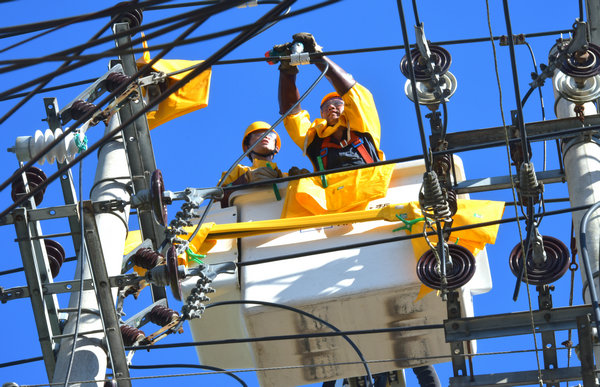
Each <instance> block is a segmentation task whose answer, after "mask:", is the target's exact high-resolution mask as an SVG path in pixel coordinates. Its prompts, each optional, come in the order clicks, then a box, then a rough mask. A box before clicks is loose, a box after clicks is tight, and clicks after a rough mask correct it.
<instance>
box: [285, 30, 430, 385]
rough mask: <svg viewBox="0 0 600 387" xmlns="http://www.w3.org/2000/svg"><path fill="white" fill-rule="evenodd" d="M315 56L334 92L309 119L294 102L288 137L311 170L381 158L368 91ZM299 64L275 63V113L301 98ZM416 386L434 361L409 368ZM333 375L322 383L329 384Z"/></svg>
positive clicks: (310, 41) (309, 42)
mask: <svg viewBox="0 0 600 387" xmlns="http://www.w3.org/2000/svg"><path fill="white" fill-rule="evenodd" d="M292 38H293V40H294V42H300V43H302V44H303V46H304V51H305V52H309V53H314V52H322V48H321V47H320V46H319V45H317V43H316V41H315V38H314V37H313V36H312V35H311V34H309V33H305V32H303V33H299V34H295V35H294V36H293V37H292ZM290 46H291V44H289V43H288V44H283V45H277V46H274V47H273V51H274V52H275V53H276V54H279V55H289V54H290V52H288V51H289V50H290ZM322 59H323V60H322V61H315V63H314V64H315V65H316V66H317V68H318V69H319V70H321V71H323V70H325V66H326V65H325V62H326V63H328V64H329V69H328V70H327V72H326V73H325V76H326V77H327V80H329V82H330V83H331V85H332V86H333V87H334V89H335V92H334V93H329V94H327V95H326V96H325V97H324V98H323V100H322V101H321V118H318V119H316V120H314V121H312V122H311V120H310V115H309V114H308V112H307V111H306V110H302V109H301V108H300V105H298V106H297V107H296V108H295V109H294V110H292V111H291V112H290V114H289V115H288V116H287V117H285V119H284V121H283V124H284V125H285V129H286V130H287V132H288V134H289V135H290V137H291V138H292V140H293V141H294V142H295V143H296V145H298V146H299V147H300V148H301V149H302V150H303V152H304V154H305V155H306V156H308V158H309V159H310V161H311V162H312V164H313V166H314V168H315V170H328V169H335V168H341V167H347V166H352V165H363V164H370V163H373V162H377V161H381V160H384V159H385V156H384V154H383V152H382V151H381V150H380V149H379V139H380V135H381V126H380V124H379V115H378V114H377V109H376V107H375V102H374V100H373V96H372V95H371V93H370V92H369V90H367V89H366V88H365V87H364V86H362V85H360V84H359V83H357V82H356V81H355V80H354V78H353V77H352V75H350V74H348V73H347V72H346V71H344V70H343V69H342V68H341V67H340V66H338V65H337V64H335V63H334V62H333V61H332V60H331V59H329V58H327V57H326V56H323V57H322ZM298 72H299V71H298V68H297V67H296V66H291V65H290V64H289V62H284V61H282V62H281V65H280V66H279V113H280V114H284V113H285V112H286V111H287V110H289V109H290V108H291V107H292V105H293V104H294V103H296V102H297V101H298V99H299V98H300V93H299V91H298V88H297V87H296V75H297V74H298ZM413 371H414V373H415V375H417V379H418V380H419V385H420V386H421V387H440V386H441V384H440V381H439V379H438V376H437V373H436V371H435V369H434V368H433V366H431V365H424V366H420V367H415V368H413ZM374 379H375V380H374V382H375V385H376V386H380V385H383V386H385V385H386V384H387V374H385V373H383V374H377V375H374ZM334 385H335V380H331V381H327V382H324V383H323V387H332V386H334Z"/></svg>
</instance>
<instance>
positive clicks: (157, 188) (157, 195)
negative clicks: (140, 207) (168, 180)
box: [150, 169, 168, 226]
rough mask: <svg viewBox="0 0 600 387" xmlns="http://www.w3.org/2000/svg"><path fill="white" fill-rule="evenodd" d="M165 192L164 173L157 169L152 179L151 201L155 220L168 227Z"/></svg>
mask: <svg viewBox="0 0 600 387" xmlns="http://www.w3.org/2000/svg"><path fill="white" fill-rule="evenodd" d="M164 191H165V183H164V181H163V176H162V173H161V172H160V169H156V170H154V172H152V177H151V178H150V201H151V203H152V212H153V213H154V218H155V219H156V221H157V222H158V223H159V224H160V225H161V226H166V225H167V222H168V218H167V205H166V204H165V202H164V200H163V194H164Z"/></svg>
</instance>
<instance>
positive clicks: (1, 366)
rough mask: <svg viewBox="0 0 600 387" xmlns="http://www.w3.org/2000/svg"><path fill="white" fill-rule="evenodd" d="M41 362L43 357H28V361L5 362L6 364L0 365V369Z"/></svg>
mask: <svg viewBox="0 0 600 387" xmlns="http://www.w3.org/2000/svg"><path fill="white" fill-rule="evenodd" d="M42 360H44V357H43V356H38V357H30V358H29V359H21V360H14V361H9V362H6V363H0V368H6V367H12V366H16V365H20V364H27V363H33V362H36V361H42Z"/></svg>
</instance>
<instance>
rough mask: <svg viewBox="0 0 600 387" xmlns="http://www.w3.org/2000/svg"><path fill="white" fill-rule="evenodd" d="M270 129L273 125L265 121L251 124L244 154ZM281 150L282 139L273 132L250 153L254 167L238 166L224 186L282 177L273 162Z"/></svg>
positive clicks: (247, 130) (245, 133)
mask: <svg viewBox="0 0 600 387" xmlns="http://www.w3.org/2000/svg"><path fill="white" fill-rule="evenodd" d="M270 127H271V125H269V124H268V123H266V122H263V121H256V122H253V123H252V124H250V126H248V128H247V129H246V131H245V132H244V137H243V138H242V149H243V150H244V152H246V151H247V150H248V148H250V146H251V145H252V144H254V143H255V142H256V141H258V139H259V138H260V136H262V135H263V134H264V133H265V132H266V131H267V130H269V128H270ZM280 149H281V139H280V138H279V134H277V132H276V131H272V132H271V133H269V135H268V136H266V137H265V138H263V139H262V140H261V141H260V142H259V143H258V144H256V146H255V147H254V148H253V149H252V151H250V153H248V158H249V159H250V161H251V162H252V166H250V167H248V166H246V165H241V164H238V165H236V167H235V168H234V169H233V170H232V171H231V173H230V174H229V176H227V177H226V178H225V181H224V182H223V184H222V185H223V186H226V185H229V184H233V185H238V184H247V183H254V182H257V181H263V180H271V179H276V178H278V177H282V176H283V174H282V173H281V171H280V170H279V168H277V164H276V163H274V162H273V159H274V158H275V155H276V154H277V153H278V152H279V150H280Z"/></svg>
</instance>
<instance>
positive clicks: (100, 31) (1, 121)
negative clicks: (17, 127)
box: [0, 16, 117, 125]
mask: <svg viewBox="0 0 600 387" xmlns="http://www.w3.org/2000/svg"><path fill="white" fill-rule="evenodd" d="M116 19H117V16H114V17H113V18H112V19H111V20H110V21H109V22H108V23H106V24H105V25H104V27H102V28H101V29H100V30H99V31H98V32H96V33H95V34H94V36H92V38H91V39H90V40H88V42H93V41H94V40H96V39H97V38H98V37H99V36H100V35H102V34H103V33H104V31H106V30H107V29H108V28H110V26H111V25H112V23H113V22H114V21H115V20H116ZM81 52H83V50H81V51H79V52H78V53H77V54H75V55H78V54H81ZM71 62H72V59H69V60H67V61H65V62H64V63H63V64H61V65H60V66H59V67H58V70H61V69H63V68H65V67H67V66H68V65H69V64H70V63H71ZM51 80H52V78H49V79H47V80H46V81H43V82H41V83H39V84H38V85H37V86H36V87H34V88H33V90H31V91H30V92H29V93H27V95H26V96H25V97H23V99H21V100H20V101H19V102H17V104H16V105H15V106H13V107H12V108H11V109H10V110H9V111H8V112H6V113H5V114H4V115H3V116H2V117H0V125H1V124H2V123H3V122H4V121H6V120H7V119H8V118H9V117H10V116H11V115H12V114H13V113H14V112H16V111H17V110H18V109H19V108H20V107H21V106H23V105H24V104H25V103H26V102H27V101H29V100H30V99H31V98H32V97H33V96H34V95H35V94H36V93H37V92H38V91H39V90H40V89H42V88H43V87H44V86H46V85H47V84H48V83H50V81H51Z"/></svg>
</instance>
